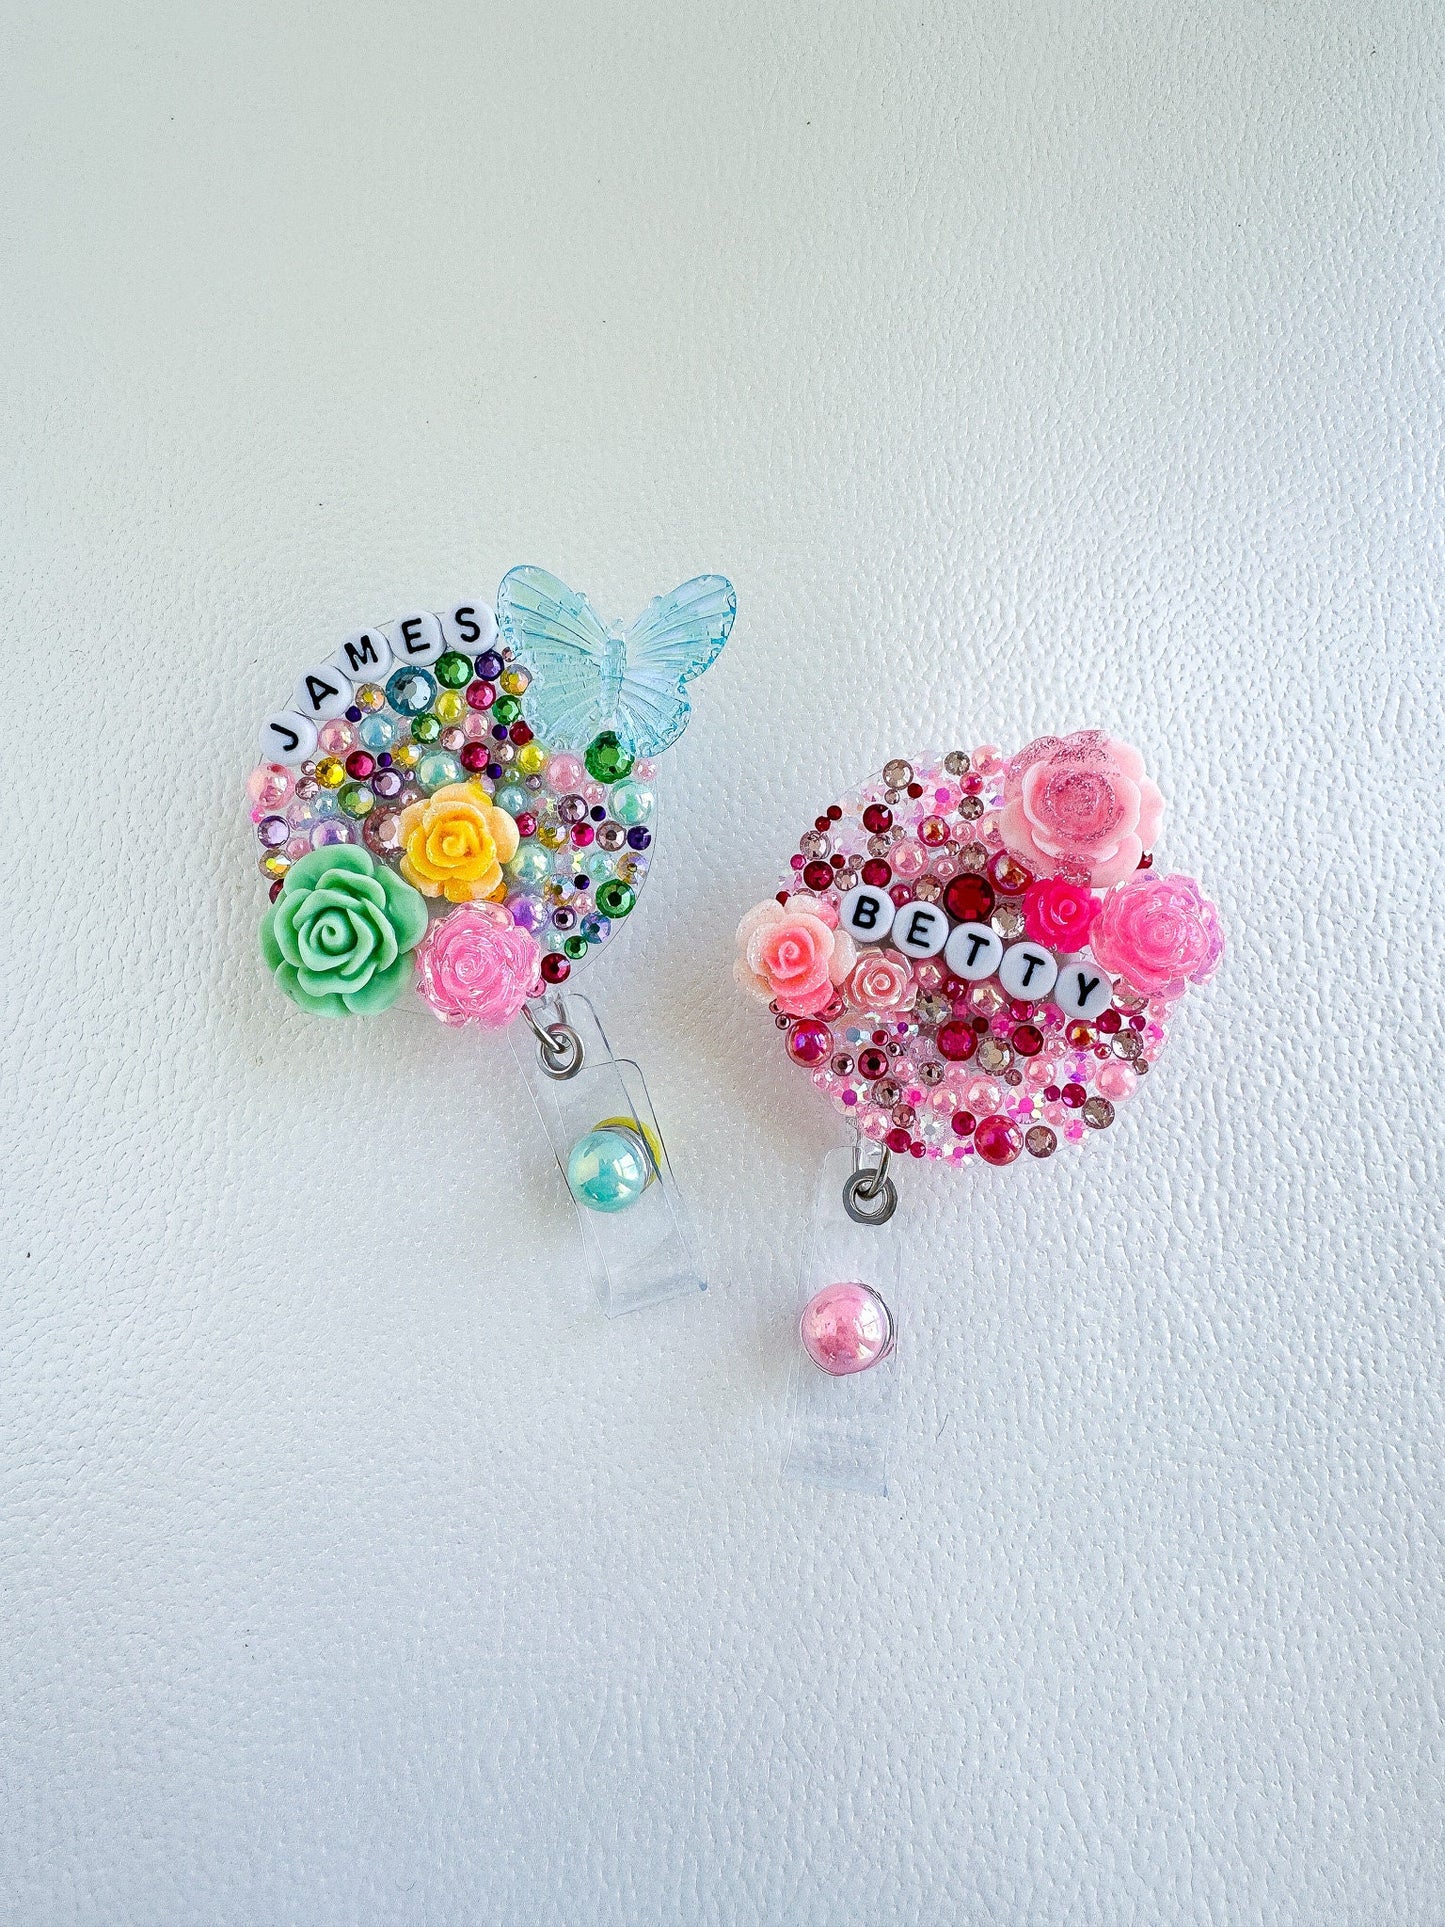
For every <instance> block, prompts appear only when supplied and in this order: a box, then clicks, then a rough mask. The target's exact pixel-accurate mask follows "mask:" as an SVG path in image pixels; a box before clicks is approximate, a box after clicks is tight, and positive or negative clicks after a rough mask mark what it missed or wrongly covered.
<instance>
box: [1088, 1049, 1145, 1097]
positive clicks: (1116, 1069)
mask: <svg viewBox="0 0 1445 1927" xmlns="http://www.w3.org/2000/svg"><path fill="white" fill-rule="evenodd" d="M1138 1082H1139V1076H1138V1073H1137V1072H1136V1071H1135V1070H1133V1069H1132V1068H1131V1067H1130V1066H1129V1065H1128V1064H1121V1063H1120V1062H1119V1060H1118V1059H1117V1058H1116V1057H1111V1058H1110V1060H1109V1062H1108V1063H1107V1064H1101V1065H1100V1066H1099V1074H1098V1076H1097V1077H1096V1078H1095V1079H1094V1083H1095V1084H1096V1085H1097V1087H1098V1090H1099V1095H1100V1096H1101V1097H1110V1098H1115V1099H1118V1098H1121V1097H1132V1096H1133V1095H1134V1089H1135V1086H1136V1085H1137V1084H1138Z"/></svg>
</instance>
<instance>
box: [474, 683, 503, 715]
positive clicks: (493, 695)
mask: <svg viewBox="0 0 1445 1927" xmlns="http://www.w3.org/2000/svg"><path fill="white" fill-rule="evenodd" d="M496 700H497V686H496V684H495V683H490V682H474V683H468V684H467V707H468V708H469V709H490V708H491V706H492V704H493V703H494V702H495V701H496Z"/></svg>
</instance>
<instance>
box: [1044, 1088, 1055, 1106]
mask: <svg viewBox="0 0 1445 1927" xmlns="http://www.w3.org/2000/svg"><path fill="white" fill-rule="evenodd" d="M1058 1101H1059V1087H1058V1085H1057V1084H1049V1085H1047V1086H1046V1087H1045V1090H1044V1102H1045V1104H1057V1103H1058Z"/></svg>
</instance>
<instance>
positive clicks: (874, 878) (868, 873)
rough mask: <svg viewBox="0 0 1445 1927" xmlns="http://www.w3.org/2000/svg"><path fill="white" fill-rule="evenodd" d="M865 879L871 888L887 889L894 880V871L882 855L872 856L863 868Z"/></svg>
mask: <svg viewBox="0 0 1445 1927" xmlns="http://www.w3.org/2000/svg"><path fill="white" fill-rule="evenodd" d="M861 874H862V877H863V881H864V882H865V883H866V884H867V885H868V887H869V888H870V889H871V890H886V889H887V888H888V885H889V884H890V883H891V882H892V881H893V872H892V870H890V869H889V867H888V865H887V864H886V863H885V862H884V861H883V859H882V857H881V856H870V857H869V859H868V861H867V862H866V863H865V864H864V865H863V869H862V872H861Z"/></svg>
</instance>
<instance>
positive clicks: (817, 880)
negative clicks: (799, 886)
mask: <svg viewBox="0 0 1445 1927" xmlns="http://www.w3.org/2000/svg"><path fill="white" fill-rule="evenodd" d="M803 881H804V883H806V884H807V886H808V888H809V889H810V890H813V891H815V892H816V891H821V890H826V889H828V888H829V886H830V885H831V883H832V881H833V866H832V864H831V863H824V862H823V860H822V859H821V858H820V857H814V859H813V861H812V862H811V863H805V864H804V865H803Z"/></svg>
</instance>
